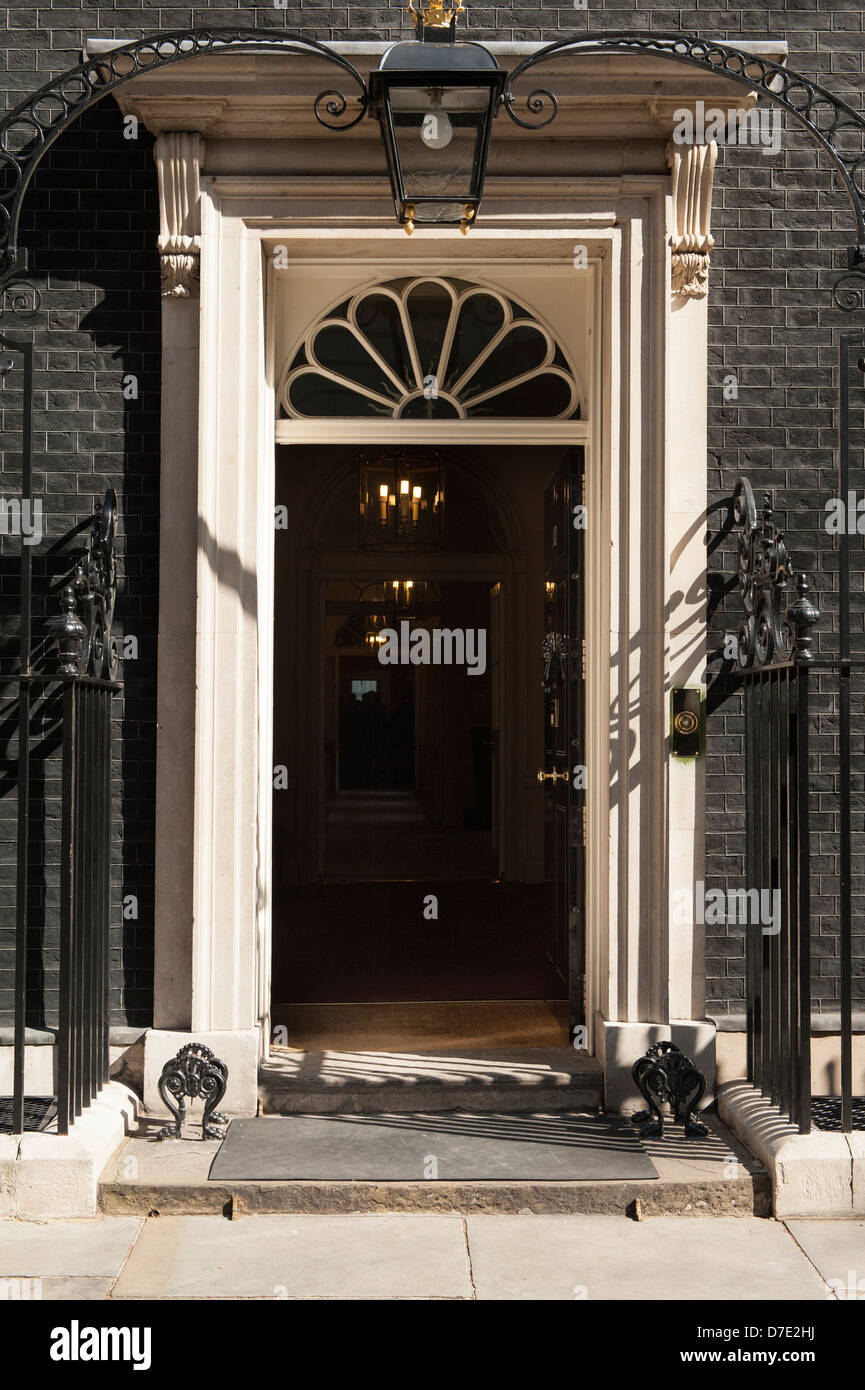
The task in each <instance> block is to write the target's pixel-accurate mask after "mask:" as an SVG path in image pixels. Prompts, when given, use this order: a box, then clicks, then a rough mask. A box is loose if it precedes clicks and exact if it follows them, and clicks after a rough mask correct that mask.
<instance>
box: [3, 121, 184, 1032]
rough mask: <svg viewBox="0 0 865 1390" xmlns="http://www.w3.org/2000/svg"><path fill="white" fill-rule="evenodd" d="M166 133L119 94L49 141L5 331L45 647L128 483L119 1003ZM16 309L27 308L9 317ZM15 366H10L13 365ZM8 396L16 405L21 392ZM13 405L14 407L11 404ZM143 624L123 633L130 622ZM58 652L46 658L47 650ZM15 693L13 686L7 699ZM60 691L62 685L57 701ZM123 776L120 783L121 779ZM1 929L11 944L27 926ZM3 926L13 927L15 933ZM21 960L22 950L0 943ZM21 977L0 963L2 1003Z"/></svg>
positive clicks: (36, 752) (145, 583) (40, 720)
mask: <svg viewBox="0 0 865 1390" xmlns="http://www.w3.org/2000/svg"><path fill="white" fill-rule="evenodd" d="M158 230H159V213H158V197H157V186H156V170H155V165H154V163H153V140H152V137H150V136H149V135H148V134H147V133H146V132H145V131H144V130H143V129H141V130H140V132H139V137H138V138H137V139H135V140H127V139H125V138H124V123H123V118H122V116H121V114H120V112H119V110H118V108H117V106H116V105H115V103H114V101H113V100H111V99H106V101H105V102H103V103H102V104H101V105H100V106H98V107H96V108H94V109H93V110H91V111H90V112H88V113H86V114H85V116H84V117H83V118H82V119H81V120H80V121H79V122H77V123H76V124H75V125H74V126H73V127H72V128H71V129H70V130H69V131H68V132H66V133H65V135H64V136H62V137H61V138H60V140H59V141H58V142H57V144H56V145H55V146H54V147H53V148H52V149H51V150H49V152H48V154H47V155H46V156H45V158H44V160H43V162H42V164H41V165H40V167H39V169H38V171H37V174H36V177H35V179H34V181H33V185H32V187H31V189H30V191H29V193H28V195H27V198H26V200H25V203H24V209H23V216H22V227H21V241H22V244H23V245H24V246H25V247H27V248H28V250H29V254H30V266H31V275H30V279H31V280H32V282H33V284H34V285H35V286H36V287H37V289H38V291H39V294H40V296H41V303H40V305H39V306H38V308H37V309H36V311H35V312H34V313H32V314H30V315H28V316H26V317H23V318H17V316H15V315H13V314H11V313H8V312H4V313H3V315H2V317H0V331H2V332H6V333H8V335H9V336H10V337H17V338H26V339H28V340H29V341H31V342H32V343H33V345H34V401H33V407H34V459H33V471H34V491H35V494H36V496H37V497H40V498H41V499H42V504H43V515H44V531H45V535H44V539H43V541H42V543H41V544H40V545H37V546H34V547H33V572H34V586H33V587H34V598H33V638H34V642H33V645H34V656H35V657H36V658H37V659H39V658H40V657H42V656H44V655H45V652H44V642H45V630H44V620H45V618H46V617H47V616H49V615H50V614H51V613H54V612H56V611H57V603H56V597H55V596H53V595H52V594H51V586H52V584H53V581H54V580H55V579H56V577H57V574H58V573H59V571H60V570H61V569H62V566H63V564H64V563H65V562H64V560H63V555H64V552H65V544H64V542H65V540H66V539H67V538H68V536H69V533H70V532H73V531H74V528H75V527H76V526H78V525H79V523H81V522H82V521H85V520H86V518H87V517H89V516H90V515H92V513H93V511H94V509H95V506H96V504H97V502H101V500H102V497H103V495H104V492H105V489H106V487H107V486H108V485H109V484H111V485H113V486H114V487H115V488H116V490H117V494H118V502H119V513H120V516H119V523H120V524H119V530H118V573H119V583H118V595H117V604H116V608H115V621H114V631H115V634H116V635H117V636H118V638H119V639H120V649H121V655H125V660H123V661H122V662H121V677H122V679H123V681H124V690H123V694H122V695H121V696H119V697H118V698H117V700H116V702H115V712H114V720H115V742H114V768H115V777H114V787H115V797H114V798H113V815H112V845H111V862H112V923H111V961H112V966H111V1021H112V1023H114V1024H129V1025H132V1026H142V1025H145V1024H148V1023H149V1022H150V1021H151V1016H152V976H153V855H154V792H155V735H156V634H157V626H158V621H157V620H158V614H157V603H158V562H159V392H160V352H161V306H160V291H159V260H158V254H157V250H156V239H157V235H158ZM13 319H14V320H15V322H13ZM12 376H14V373H10V377H12ZM9 387H10V389H11V395H10V396H9V397H8V398H7V394H6V390H5V389H4V390H0V411H2V416H3V421H2V427H3V428H2V436H0V444H2V448H3V454H2V464H3V471H2V482H0V489H2V493H3V496H4V497H14V496H16V495H18V492H19V489H20V478H21V475H20V457H21V455H20V450H21V423H22V418H21V411H20V388H19V389H18V394H17V398H16V395H15V386H14V383H13V382H12V381H10V383H9ZM10 406H11V408H9V407H10ZM4 407H7V408H4ZM0 541H2V542H3V544H2V549H0V592H2V610H0V661H2V670H3V672H4V674H5V676H6V678H7V679H8V677H9V675H11V674H12V673H13V672H15V671H16V670H17V669H18V645H17V643H18V625H19V616H20V585H19V561H18V553H19V541H18V538H17V537H10V536H3V537H0ZM124 638H127V639H134V640H127V641H124V640H123V639H124ZM49 669H50V667H49ZM15 700H16V691H15V688H14V687H12V686H9V685H7V686H6V690H5V703H4V707H3V708H2V710H0V720H2V724H0V733H2V740H3V752H2V762H0V833H2V835H3V837H4V839H5V840H6V843H7V846H9V847H10V849H11V853H10V852H7V854H6V855H4V858H3V864H2V867H0V892H2V894H3V899H4V901H5V902H6V903H7V904H11V903H12V902H13V899H14V891H15V886H14V885H15V862H14V860H15V855H14V835H15V820H16V803H17V797H16V791H17V767H16V744H15V734H14V727H15V720H16V718H17V710H16V708H15ZM10 701H11V702H12V703H11V704H10V703H9V702H10ZM55 703H56V702H55ZM51 704H52V702H51V701H50V700H49V701H48V702H46V705H44V706H43V705H42V704H37V707H36V708H35V709H34V716H33V721H32V737H33V753H32V757H33V777H34V780H33V783H32V785H31V798H32V801H31V805H32V817H31V821H32V837H33V838H32V850H31V866H30V895H29V896H30V924H31V930H30V942H29V950H28V977H29V979H28V996H29V997H28V1006H29V1007H28V1023H30V1024H32V1025H33V1026H42V1025H45V1024H46V1023H50V1022H51V1020H52V1019H53V1017H54V1016H55V1014H56V1006H57V983H58V981H57V971H58V968H59V967H58V950H57V937H56V931H57V927H56V920H57V906H58V894H59V867H58V863H57V855H56V854H55V853H54V852H53V846H55V845H57V843H58V837H59V813H60V784H59V732H58V729H57V714H58V712H59V711H58V710H57V709H55V708H51ZM118 793H119V800H118V799H117V794H118ZM6 921H7V922H8V923H10V926H9V927H5V928H4V930H3V931H2V932H0V938H2V937H4V936H5V937H6V938H7V940H8V942H9V944H10V945H11V944H12V934H13V932H14V927H12V926H11V922H12V912H11V910H10V912H9V914H8V916H7V918H6ZM3 944H6V943H5V942H4V943H3ZM3 955H4V956H5V957H8V960H9V963H10V966H11V962H12V956H13V952H12V951H6V952H4V953H3ZM7 1006H9V1007H11V978H7V977H6V976H5V975H3V974H2V972H0V1010H2V1013H0V1021H2V1018H3V1017H4V1016H5V1014H6V1013H8V1012H9V1007H7Z"/></svg>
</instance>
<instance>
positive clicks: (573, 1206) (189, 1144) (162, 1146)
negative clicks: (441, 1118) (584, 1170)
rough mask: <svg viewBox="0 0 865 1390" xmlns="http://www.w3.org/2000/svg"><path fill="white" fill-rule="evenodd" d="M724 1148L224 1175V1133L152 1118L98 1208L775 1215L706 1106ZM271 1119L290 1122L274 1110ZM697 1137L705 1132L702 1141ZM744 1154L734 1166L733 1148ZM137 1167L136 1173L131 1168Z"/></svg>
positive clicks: (112, 1171) (767, 1189)
mask: <svg viewBox="0 0 865 1390" xmlns="http://www.w3.org/2000/svg"><path fill="white" fill-rule="evenodd" d="M704 1119H705V1120H706V1122H707V1124H708V1126H709V1129H710V1132H711V1137H710V1145H712V1146H714V1144H717V1154H712V1155H711V1156H710V1157H706V1156H705V1145H706V1141H702V1143H703V1145H704V1148H703V1151H702V1154H701V1155H700V1156H694V1150H693V1149H691V1150H690V1152H689V1148H688V1145H689V1143H690V1141H688V1140H686V1139H685V1138H684V1136H683V1135H682V1134H681V1132H679V1133H677V1134H673V1133H672V1132H670V1133H669V1137H665V1138H664V1139H663V1140H661V1141H658V1140H648V1141H646V1144H645V1147H646V1149H647V1151H648V1152H649V1154H650V1156H651V1158H652V1161H653V1163H654V1164H655V1167H656V1168H657V1170H658V1173H659V1177H658V1178H656V1179H652V1180H646V1181H641V1180H617V1179H613V1180H604V1181H596V1180H582V1181H574V1182H568V1181H564V1182H551V1181H536V1182H535V1181H530V1180H520V1181H516V1180H514V1181H509V1180H498V1181H490V1180H484V1179H477V1180H472V1181H465V1180H463V1181H460V1182H446V1181H423V1180H421V1181H415V1182H381V1181H346V1180H331V1181H311V1180H299V1181H298V1180H295V1181H274V1182H252V1181H249V1182H247V1181H241V1180H232V1181H223V1182H210V1181H209V1179H208V1176H207V1175H208V1172H209V1170H210V1165H211V1163H212V1161H213V1158H214V1157H215V1155H216V1153H217V1152H218V1149H219V1141H218V1140H208V1141H205V1142H202V1141H201V1140H199V1139H197V1138H196V1137H195V1135H196V1126H195V1124H192V1125H191V1126H190V1127H189V1129H188V1131H185V1133H187V1132H188V1134H189V1135H190V1137H189V1138H184V1139H182V1140H181V1141H179V1142H176V1141H173V1140H166V1141H163V1142H162V1143H159V1144H155V1143H154V1142H153V1140H152V1135H153V1133H154V1131H155V1129H156V1128H158V1126H157V1125H156V1124H155V1123H154V1122H153V1121H149V1122H147V1123H146V1124H143V1125H142V1126H141V1127H140V1128H139V1132H138V1134H137V1135H135V1136H133V1137H132V1138H130V1139H128V1140H127V1141H126V1143H125V1144H124V1146H123V1148H122V1149H121V1150H119V1151H118V1153H117V1154H116V1155H115V1156H114V1158H113V1159H112V1160H111V1162H110V1163H109V1164H108V1166H107V1168H106V1171H105V1172H104V1173H103V1175H102V1178H101V1180H100V1183H99V1205H100V1210H101V1211H102V1212H103V1213H105V1214H106V1215H111V1216H132V1215H135V1216H149V1215H156V1214H158V1215H164V1216H168V1215H172V1216H175V1215H220V1214H222V1215H224V1216H227V1217H229V1218H232V1219H235V1218H237V1217H239V1216H244V1215H265V1214H279V1213H282V1214H286V1215H298V1214H302V1213H328V1214H336V1213H340V1212H429V1213H435V1212H437V1213H446V1212H450V1213H461V1214H467V1215H470V1214H479V1213H499V1214H514V1213H520V1212H525V1213H531V1214H562V1215H568V1214H581V1213H595V1214H599V1215H601V1214H603V1215H618V1216H625V1215H633V1213H634V1203H635V1201H636V1200H637V1199H639V1202H640V1205H641V1208H642V1214H643V1215H644V1216H670V1215H681V1216H700V1215H705V1216H769V1215H770V1208H771V1185H770V1182H769V1176H768V1174H767V1173H766V1172H765V1171H764V1170H763V1169H762V1168H761V1167H760V1166H759V1164H757V1163H755V1162H754V1160H753V1159H752V1158H751V1157H750V1155H749V1154H748V1153H747V1151H746V1150H745V1149H744V1148H743V1147H742V1146H741V1145H740V1144H739V1143H738V1142H737V1141H736V1139H735V1138H733V1137H732V1136H731V1135H730V1134H729V1133H728V1132H727V1131H726V1129H725V1128H724V1126H723V1125H721V1124H719V1122H718V1120H717V1119H716V1117H715V1116H711V1115H709V1116H704ZM272 1123H274V1124H280V1123H288V1121H283V1120H280V1119H279V1117H274V1118H273V1121H272ZM696 1142H697V1143H698V1144H699V1143H700V1142H701V1141H699V1140H698V1141H696ZM731 1151H732V1154H733V1155H734V1156H735V1157H736V1159H737V1160H738V1166H737V1169H736V1173H735V1176H732V1175H730V1176H728V1172H729V1166H728V1165H729V1159H730V1153H731ZM133 1174H134V1175H135V1176H134V1177H133V1176H132V1175H133Z"/></svg>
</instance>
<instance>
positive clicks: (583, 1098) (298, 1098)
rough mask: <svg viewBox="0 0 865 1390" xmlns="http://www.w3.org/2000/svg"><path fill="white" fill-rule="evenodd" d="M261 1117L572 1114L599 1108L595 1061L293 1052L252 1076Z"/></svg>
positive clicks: (563, 1055) (538, 1054) (550, 1051)
mask: <svg viewBox="0 0 865 1390" xmlns="http://www.w3.org/2000/svg"><path fill="white" fill-rule="evenodd" d="M258 1096H259V1113H260V1114H262V1115H296V1114H305V1115H327V1114H332V1115H336V1114H345V1115H347V1114H362V1113H366V1112H381V1111H386V1112H388V1113H391V1114H393V1113H398V1112H401V1111H442V1110H467V1111H484V1110H500V1111H509V1112H520V1111H550V1110H579V1111H584V1112H592V1111H596V1110H598V1108H599V1107H600V1105H601V1103H602V1098H603V1097H602V1072H601V1067H600V1064H599V1063H598V1061H597V1060H596V1058H594V1057H589V1056H588V1055H587V1054H586V1053H585V1052H577V1051H575V1050H574V1049H573V1048H568V1047H556V1048H541V1047H533V1048H519V1049H508V1050H506V1051H483V1052H473V1051H468V1052H459V1053H447V1052H335V1051H330V1052H292V1051H289V1050H288V1049H274V1051H273V1053H272V1054H271V1057H270V1059H269V1060H268V1061H267V1062H265V1063H264V1064H263V1065H262V1067H261V1068H260V1071H259V1087H258Z"/></svg>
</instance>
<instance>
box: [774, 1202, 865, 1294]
mask: <svg viewBox="0 0 865 1390" xmlns="http://www.w3.org/2000/svg"><path fill="white" fill-rule="evenodd" d="M785 1225H786V1226H787V1229H788V1231H789V1232H790V1234H791V1235H792V1236H793V1239H794V1240H795V1241H796V1242H797V1244H799V1245H801V1247H802V1249H803V1250H804V1252H805V1254H806V1255H807V1256H808V1259H809V1260H810V1261H811V1263H812V1264H814V1265H816V1267H817V1269H818V1270H819V1271H820V1274H821V1275H822V1276H823V1278H824V1279H825V1281H826V1285H827V1288H828V1289H831V1290H832V1292H833V1293H834V1294H835V1297H836V1298H839V1299H842V1300H846V1299H865V1221H804V1220H803V1221H787V1222H785Z"/></svg>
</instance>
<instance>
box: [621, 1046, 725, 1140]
mask: <svg viewBox="0 0 865 1390" xmlns="http://www.w3.org/2000/svg"><path fill="white" fill-rule="evenodd" d="M631 1076H632V1077H633V1079H634V1085H635V1086H636V1087H637V1089H638V1091H639V1092H640V1095H641V1096H642V1097H643V1100H644V1101H645V1102H646V1104H647V1105H648V1107H649V1108H648V1110H644V1111H641V1112H640V1113H639V1114H638V1115H634V1116H633V1117H632V1119H633V1123H634V1124H635V1125H637V1126H639V1130H640V1138H641V1139H650V1138H658V1139H660V1138H663V1134H664V1111H663V1106H664V1105H669V1107H670V1110H671V1112H672V1119H673V1122H674V1124H680V1125H683V1126H684V1130H685V1135H686V1137H687V1138H689V1139H693V1138H700V1137H702V1136H703V1135H706V1134H708V1132H709V1131H708V1130H707V1128H706V1126H705V1125H704V1124H701V1123H700V1122H699V1120H696V1119H695V1118H694V1116H695V1115H696V1113H697V1107H698V1105H699V1104H700V1101H701V1100H702V1099H703V1096H704V1095H705V1093H706V1078H705V1076H704V1075H703V1073H702V1072H701V1071H700V1069H699V1067H697V1065H696V1063H694V1062H692V1061H691V1059H690V1057H686V1056H685V1054H684V1052H682V1050H681V1048H679V1047H677V1046H676V1044H675V1043H673V1042H669V1041H664V1042H656V1043H652V1046H651V1047H650V1048H649V1050H648V1052H647V1053H646V1055H645V1057H640V1058H638V1060H637V1061H636V1062H635V1063H634V1065H633V1068H632V1070H631Z"/></svg>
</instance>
